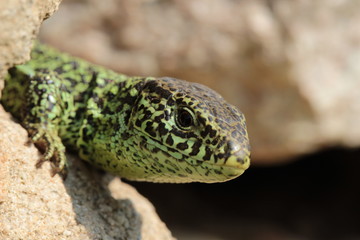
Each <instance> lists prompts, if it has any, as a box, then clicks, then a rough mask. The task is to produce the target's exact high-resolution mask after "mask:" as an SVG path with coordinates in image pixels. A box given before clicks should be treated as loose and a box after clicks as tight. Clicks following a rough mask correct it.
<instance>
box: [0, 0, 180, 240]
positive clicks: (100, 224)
mask: <svg viewBox="0 0 360 240" xmlns="http://www.w3.org/2000/svg"><path fill="white" fill-rule="evenodd" d="M59 2H60V1H59V0H58V1H55V0H54V1H51V0H49V1H26V0H23V1H6V4H5V2H0V22H1V24H0V33H1V34H0V53H1V54H0V68H1V74H2V75H1V76H0V89H2V86H3V76H4V73H5V71H6V69H7V68H8V67H10V66H13V65H14V64H19V63H22V62H25V61H26V60H27V59H28V57H29V52H30V47H31V43H32V41H33V40H34V38H35V36H36V34H37V32H38V29H39V26H40V24H41V22H42V20H43V19H44V18H47V17H49V16H50V15H51V13H52V12H54V11H55V10H56V8H57V6H58V4H59ZM40 158H41V155H40V153H39V151H38V150H37V149H36V148H35V147H34V146H33V145H32V144H30V143H29V140H28V137H27V133H26V131H25V130H24V129H23V128H22V127H21V126H20V125H19V124H17V123H15V121H14V119H11V118H10V115H9V114H7V113H5V111H4V109H3V108H2V106H0V239H39V238H41V239H49V240H51V239H129V240H132V239H136V240H137V239H148V240H155V239H156V240H158V239H160V240H168V239H174V238H173V237H172V236H171V233H170V232H169V230H168V229H167V228H166V226H165V224H164V223H163V222H162V221H161V220H160V219H159V217H158V216H157V214H156V213H155V210H154V207H153V206H152V205H151V203H150V202H149V201H147V200H146V199H145V198H144V197H142V196H141V195H140V194H139V193H137V191H136V190H135V189H134V188H132V187H131V186H129V185H127V184H125V183H122V182H121V181H120V180H119V178H115V177H112V176H110V175H107V174H104V173H100V172H97V171H96V170H95V169H94V168H92V167H90V166H88V165H87V164H85V163H84V162H82V161H80V160H78V159H74V158H72V157H71V156H68V158H69V163H70V167H69V169H70V170H69V174H68V177H67V179H66V180H65V181H64V180H63V179H62V178H61V177H60V176H58V175H56V176H54V177H51V167H50V164H49V163H44V164H43V165H42V167H41V168H36V167H35V165H36V163H37V162H38V161H39V159H40Z"/></svg>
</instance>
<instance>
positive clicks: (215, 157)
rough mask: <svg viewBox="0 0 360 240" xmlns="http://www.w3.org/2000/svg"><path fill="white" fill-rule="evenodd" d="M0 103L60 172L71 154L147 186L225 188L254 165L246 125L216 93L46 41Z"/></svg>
mask: <svg viewBox="0 0 360 240" xmlns="http://www.w3.org/2000/svg"><path fill="white" fill-rule="evenodd" d="M1 101H2V104H3V105H4V107H5V109H6V110H7V111H9V112H11V113H12V114H13V115H14V116H15V117H16V118H17V119H19V121H20V123H21V124H22V125H23V126H24V127H25V128H26V129H27V131H28V133H29V136H30V138H31V139H32V141H33V142H34V143H35V145H36V146H37V147H38V148H39V149H42V151H43V153H44V154H43V161H48V160H51V161H52V162H53V164H54V167H55V171H57V172H58V171H62V170H63V169H64V167H65V165H66V157H65V146H66V148H68V149H71V150H73V151H75V152H77V153H78V155H79V156H80V158H82V159H84V160H86V161H88V162H90V163H92V164H94V165H96V166H98V167H100V168H102V169H104V170H106V171H109V172H112V173H114V174H117V175H120V176H121V177H125V178H127V179H131V180H139V181H152V182H194V181H196V182H208V183H211V182H222V181H227V180H230V179H233V178H235V177H237V176H239V175H241V174H242V173H243V172H244V171H245V170H246V169H247V168H248V167H249V164H250V146H249V140H248V135H247V130H246V124H245V117H244V115H243V114H242V113H241V112H240V111H238V110H237V109H236V108H235V107H234V106H232V105H230V104H228V103H227V102H226V101H225V100H224V99H223V98H222V97H221V96H220V95H219V94H218V93H216V92H215V91H213V90H211V89H209V88H207V87H205V86H203V85H200V84H196V83H189V82H186V81H182V80H178V79H174V78H168V77H163V78H153V77H128V76H126V75H122V74H118V73H115V72H113V71H111V70H108V69H105V68H103V67H100V66H96V65H94V64H91V63H88V62H86V61H84V60H81V59H78V58H74V57H72V56H70V55H68V54H64V53H60V52H58V51H57V50H55V49H52V48H50V47H47V46H44V45H42V44H39V43H36V44H35V47H34V49H33V51H32V53H31V60H30V61H29V62H27V63H26V64H24V65H19V66H16V67H13V68H11V69H10V70H9V74H8V75H7V77H6V79H5V88H4V90H3V94H2V100H1Z"/></svg>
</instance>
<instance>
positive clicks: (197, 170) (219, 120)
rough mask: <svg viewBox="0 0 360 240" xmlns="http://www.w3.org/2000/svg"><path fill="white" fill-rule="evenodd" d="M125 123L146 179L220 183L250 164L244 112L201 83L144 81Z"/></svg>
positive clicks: (236, 174)
mask: <svg viewBox="0 0 360 240" xmlns="http://www.w3.org/2000/svg"><path fill="white" fill-rule="evenodd" d="M129 124H130V125H131V126H130V129H132V130H133V132H134V138H136V140H134V141H133V144H134V145H137V146H138V147H139V148H137V149H141V154H139V155H141V164H143V166H142V168H143V172H142V173H141V175H143V176H145V177H144V179H143V180H145V181H146V180H148V181H157V182H194V181H195V182H209V183H210V182H222V181H227V180H230V179H233V178H235V177H237V176H239V175H241V174H242V173H243V172H244V171H245V170H246V169H247V168H248V167H249V164H250V145H249V139H248V134H247V129H246V124H245V117H244V115H243V114H242V113H241V112H240V111H239V110H237V109H236V108H235V107H234V106H232V105H230V104H229V103H227V102H226V101H225V100H224V99H223V98H222V97H221V96H220V95H219V94H218V93H216V92H215V91H213V90H211V89H209V88H207V87H205V86H203V85H201V84H196V83H190V82H186V81H182V80H178V79H173V78H158V79H153V80H151V79H150V80H147V82H146V83H145V85H144V87H143V89H142V90H141V92H140V94H139V97H138V99H137V101H136V104H135V106H134V108H133V110H132V114H131V117H130V121H129ZM139 164H140V163H139ZM139 171H142V170H139ZM130 178H131V177H130ZM137 179H138V178H137Z"/></svg>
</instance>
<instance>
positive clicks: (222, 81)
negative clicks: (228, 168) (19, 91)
mask: <svg viewBox="0 0 360 240" xmlns="http://www.w3.org/2000/svg"><path fill="white" fill-rule="evenodd" d="M359 21H360V4H359V2H358V1H352V0H343V1H337V0H319V1H311V0H301V1H285V0H274V1H265V0H241V1H240V0H239V1H233V0H223V1H209V0H194V1H175V0H174V1H156V0H153V1H149V0H134V1H118V0H104V1H96V0H88V1H81V2H79V1H64V4H63V5H62V6H61V8H60V11H59V12H58V13H57V14H56V16H55V17H54V18H52V19H50V20H49V21H48V23H47V24H46V25H45V26H44V28H43V31H42V37H43V39H44V40H46V41H47V42H49V43H51V44H53V45H55V46H57V47H59V48H61V49H63V50H67V51H70V52H71V53H73V54H76V55H78V56H81V57H84V58H86V59H88V60H91V61H93V62H97V63H100V64H102V65H106V66H108V67H110V68H113V69H115V70H117V71H120V72H124V73H128V74H135V75H154V76H161V75H168V76H173V77H179V78H183V79H186V80H190V81H195V82H201V83H204V84H206V85H208V86H210V87H212V88H214V89H216V90H217V91H219V92H220V93H222V94H223V95H224V97H225V98H226V99H228V100H229V101H230V102H231V103H233V104H235V105H237V106H238V107H239V108H240V109H242V111H243V112H244V113H245V114H246V116H247V120H248V126H249V133H250V139H251V142H252V146H253V162H254V163H272V162H279V161H283V160H286V158H288V157H291V156H295V155H298V154H302V153H306V152H311V151H314V150H317V149H320V148H323V147H326V146H333V145H343V146H349V147H353V146H359V145H360V128H359V127H358V123H359V122H360V104H359V103H360V91H358V89H359V88H360V80H359V79H360V71H359V66H358V65H359V64H358V62H359V59H360V30H359V27H358V23H359ZM59 33H61V35H60V34H59ZM90 50H91V51H90Z"/></svg>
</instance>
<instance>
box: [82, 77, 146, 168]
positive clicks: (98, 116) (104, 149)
mask: <svg viewBox="0 0 360 240" xmlns="http://www.w3.org/2000/svg"><path fill="white" fill-rule="evenodd" d="M148 80H150V78H138V77H136V78H126V79H125V80H124V79H122V81H118V82H117V84H107V85H108V86H111V87H109V88H108V89H104V87H101V86H95V87H94V88H93V91H92V93H93V94H92V96H90V97H89V99H88V100H87V104H86V111H85V113H84V118H83V121H82V124H81V126H80V128H79V138H78V139H77V141H76V148H77V151H78V152H79V155H80V157H81V158H83V159H85V160H87V161H90V162H93V163H94V164H96V165H99V166H100V167H103V166H105V165H108V163H106V159H113V160H114V159H122V158H123V157H124V154H123V153H120V152H117V150H116V149H126V146H125V145H126V144H127V139H129V138H130V137H131V136H132V135H133V132H132V129H131V127H130V125H131V124H129V121H130V116H131V113H132V110H133V109H134V105H135V104H136V101H137V99H138V98H139V96H140V94H141V91H142V89H143V87H144V85H145V84H146V82H147V81H148ZM108 81H116V80H108ZM107 85H105V88H106V87H107ZM100 87H101V88H102V89H101V90H100V89H97V88H100ZM104 90H105V91H104ZM98 93H101V94H102V95H101V96H98ZM120 146H124V147H121V148H120ZM106 156H108V157H106ZM99 159H104V162H99ZM102 165H103V166H102Z"/></svg>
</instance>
